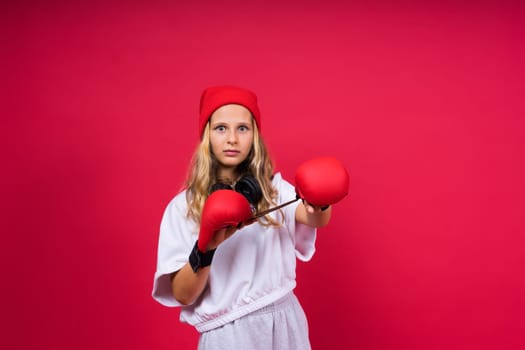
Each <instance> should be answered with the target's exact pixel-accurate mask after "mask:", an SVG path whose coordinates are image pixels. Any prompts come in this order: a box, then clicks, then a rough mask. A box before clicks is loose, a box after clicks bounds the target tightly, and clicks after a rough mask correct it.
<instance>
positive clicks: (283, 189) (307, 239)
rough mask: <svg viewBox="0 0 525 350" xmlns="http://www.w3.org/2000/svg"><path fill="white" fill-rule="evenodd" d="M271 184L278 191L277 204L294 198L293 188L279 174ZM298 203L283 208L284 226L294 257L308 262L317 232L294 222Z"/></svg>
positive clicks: (312, 252) (312, 251)
mask: <svg viewBox="0 0 525 350" xmlns="http://www.w3.org/2000/svg"><path fill="white" fill-rule="evenodd" d="M273 183H274V185H276V187H277V190H278V191H279V204H280V203H285V202H287V201H290V200H292V199H294V198H296V193H295V187H293V186H292V185H291V184H290V183H289V182H288V181H286V180H284V179H282V177H281V174H280V173H277V174H276V175H275V178H274V181H273ZM299 202H300V201H296V202H294V203H292V204H290V205H288V206H286V207H284V208H283V212H284V215H285V225H286V227H287V229H288V232H290V233H291V235H292V239H293V240H294V243H295V255H296V256H297V258H298V259H299V260H301V261H309V260H311V259H312V256H313V255H314V253H315V239H316V237H317V230H316V229H315V228H313V227H310V226H308V225H304V224H301V223H298V222H296V221H295V211H296V210H297V206H298V205H299Z"/></svg>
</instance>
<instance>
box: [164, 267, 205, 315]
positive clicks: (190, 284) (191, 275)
mask: <svg viewBox="0 0 525 350" xmlns="http://www.w3.org/2000/svg"><path fill="white" fill-rule="evenodd" d="M209 273H210V266H205V267H201V268H199V270H198V271H197V272H193V270H192V268H191V266H190V264H189V263H186V265H184V266H183V267H182V268H181V269H180V270H179V271H177V272H176V273H175V274H174V276H173V277H172V280H171V290H172V292H173V296H174V297H175V299H176V300H177V301H178V302H180V303H181V304H183V305H189V304H191V303H193V302H194V301H195V299H197V298H198V297H199V295H201V293H202V291H203V290H204V288H205V287H206V283H207V282H208V275H209Z"/></svg>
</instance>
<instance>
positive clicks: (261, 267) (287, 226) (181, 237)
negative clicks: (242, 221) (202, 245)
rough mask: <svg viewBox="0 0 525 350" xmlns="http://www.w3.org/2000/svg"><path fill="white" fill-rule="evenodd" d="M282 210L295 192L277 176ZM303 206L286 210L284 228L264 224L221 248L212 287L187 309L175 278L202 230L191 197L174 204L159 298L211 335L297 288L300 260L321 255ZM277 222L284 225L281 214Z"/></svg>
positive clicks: (166, 226) (165, 226) (163, 238)
mask: <svg viewBox="0 0 525 350" xmlns="http://www.w3.org/2000/svg"><path fill="white" fill-rule="evenodd" d="M272 184H273V186H274V187H275V188H276V189H277V191H278V193H279V195H278V198H277V204H281V203H284V202H287V201H289V200H292V199H294V198H295V189H294V187H293V186H292V185H291V184H290V183H288V182H287V181H286V180H284V179H283V178H282V177H281V174H280V173H277V174H275V176H274V178H273V180H272ZM298 203H299V201H297V202H294V203H292V204H290V205H288V206H286V207H284V208H282V209H281V211H282V213H283V214H284V222H283V224H282V225H281V226H280V227H272V226H270V227H264V226H262V225H260V224H259V223H257V222H256V223H254V224H252V225H249V226H246V227H243V228H242V229H240V230H238V231H236V232H235V233H234V234H233V235H232V236H231V237H230V238H228V239H227V240H226V241H224V242H223V243H221V244H220V245H219V247H218V248H217V250H216V252H215V255H214V257H213V262H212V264H211V268H210V274H209V278H208V284H207V286H206V288H205V289H204V291H203V293H202V294H201V296H200V297H199V298H197V300H196V301H195V302H194V303H193V304H191V305H188V306H182V305H181V304H180V303H179V302H177V301H176V300H175V298H174V297H173V294H172V291H171V283H170V274H171V273H173V272H175V271H178V270H179V269H181V268H182V267H183V266H184V265H185V264H186V263H187V262H188V256H189V254H190V252H191V249H192V248H193V245H194V244H195V240H196V239H197V233H198V227H197V226H196V225H195V223H194V222H193V221H191V220H188V219H187V218H186V212H187V202H186V194H185V192H181V193H179V194H178V195H177V196H175V198H173V200H172V201H171V202H170V203H169V204H168V206H167V208H166V210H165V212H164V216H163V218H162V222H161V226H160V236H159V246H158V259H157V271H156V272H155V279H154V283H153V292H152V295H153V298H154V299H155V300H157V301H158V302H159V303H161V304H162V305H165V306H171V307H174V306H182V309H181V313H180V320H181V321H182V322H186V323H189V324H191V325H193V326H194V327H195V328H196V329H197V330H198V331H199V332H205V331H208V330H211V329H214V328H216V327H220V326H222V325H224V324H226V323H229V322H232V321H234V320H236V319H238V318H240V317H242V316H244V315H247V314H249V313H251V312H253V311H255V310H258V309H260V308H262V307H264V306H266V305H269V304H271V303H272V302H274V301H276V300H278V299H279V298H281V297H283V296H284V295H286V294H287V293H288V292H290V291H291V290H292V289H294V288H295V285H296V282H295V267H296V257H297V258H299V259H300V260H303V261H308V260H310V259H311V258H312V255H313V254H314V251H315V238H316V229H314V228H312V227H309V226H306V225H303V224H298V223H297V224H296V221H295V210H296V208H297V205H298ZM271 215H272V217H273V218H274V219H277V220H281V218H282V216H281V215H280V214H279V211H274V212H273V213H272V214H271Z"/></svg>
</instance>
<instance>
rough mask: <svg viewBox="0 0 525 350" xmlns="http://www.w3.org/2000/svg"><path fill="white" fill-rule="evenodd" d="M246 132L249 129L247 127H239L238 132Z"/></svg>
mask: <svg viewBox="0 0 525 350" xmlns="http://www.w3.org/2000/svg"><path fill="white" fill-rule="evenodd" d="M248 130H250V128H249V127H248V126H247V125H241V126H239V131H241V132H246V131H248Z"/></svg>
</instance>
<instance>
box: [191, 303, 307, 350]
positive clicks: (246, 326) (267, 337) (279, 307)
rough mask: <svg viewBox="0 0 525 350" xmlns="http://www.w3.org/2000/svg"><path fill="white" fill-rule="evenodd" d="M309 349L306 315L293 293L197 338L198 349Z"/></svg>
mask: <svg viewBox="0 0 525 350" xmlns="http://www.w3.org/2000/svg"><path fill="white" fill-rule="evenodd" d="M310 348H311V346H310V341H309V339H308V323H307V321H306V316H305V314H304V311H303V308H302V307H301V305H300V304H299V301H298V300H297V297H296V296H295V295H294V294H293V293H288V294H287V295H286V296H284V297H283V298H282V299H279V300H278V301H276V302H275V303H273V304H270V305H268V306H265V307H263V308H262V309H260V310H257V311H255V312H252V313H251V314H248V315H246V316H243V317H241V318H240V319H238V320H235V321H233V322H230V323H228V324H225V325H224V326H222V327H219V328H215V329H213V330H211V331H209V332H204V333H202V334H201V336H200V338H199V350H231V349H249V350H269V349H272V350H308V349H310Z"/></svg>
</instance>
